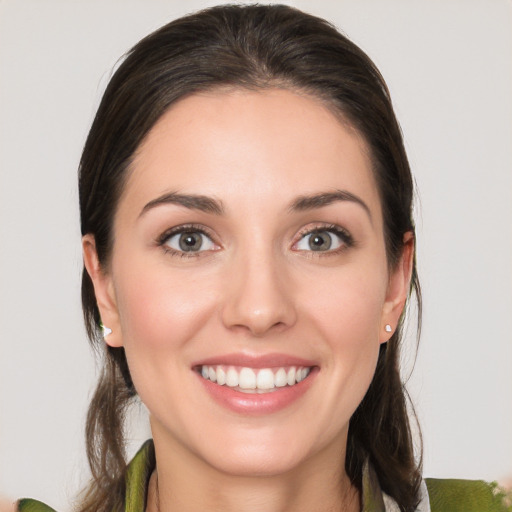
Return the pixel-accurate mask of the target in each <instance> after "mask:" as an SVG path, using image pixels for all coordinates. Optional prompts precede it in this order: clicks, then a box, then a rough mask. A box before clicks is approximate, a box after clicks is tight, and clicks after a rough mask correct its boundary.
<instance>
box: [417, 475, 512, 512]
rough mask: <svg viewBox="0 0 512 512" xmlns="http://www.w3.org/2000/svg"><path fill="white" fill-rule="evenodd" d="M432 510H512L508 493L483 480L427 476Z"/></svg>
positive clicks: (485, 511) (499, 511)
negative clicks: (508, 500) (508, 502)
mask: <svg viewBox="0 0 512 512" xmlns="http://www.w3.org/2000/svg"><path fill="white" fill-rule="evenodd" d="M425 483H426V484H427V489H428V496H429V501H430V507H431V511H432V512H512V506H511V505H510V504H507V497H506V493H505V492H504V491H503V490H501V489H500V488H499V487H498V485H497V484H496V483H488V482H484V481H483V480H457V479H438V478H426V479H425Z"/></svg>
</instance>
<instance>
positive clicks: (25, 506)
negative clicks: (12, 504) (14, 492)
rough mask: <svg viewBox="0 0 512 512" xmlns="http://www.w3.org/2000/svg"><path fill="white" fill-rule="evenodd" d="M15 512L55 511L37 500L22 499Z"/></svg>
mask: <svg viewBox="0 0 512 512" xmlns="http://www.w3.org/2000/svg"><path fill="white" fill-rule="evenodd" d="M15 510H17V512H55V510H54V509H53V508H51V507H49V506H48V505H45V504H44V503H41V502H40V501H37V500H30V499H22V500H19V501H18V503H17V508H16V509H15Z"/></svg>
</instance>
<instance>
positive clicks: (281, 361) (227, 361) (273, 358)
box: [192, 353, 317, 368]
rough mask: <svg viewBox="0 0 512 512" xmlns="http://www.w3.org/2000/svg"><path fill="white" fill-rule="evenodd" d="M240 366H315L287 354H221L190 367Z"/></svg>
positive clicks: (305, 360)
mask: <svg viewBox="0 0 512 512" xmlns="http://www.w3.org/2000/svg"><path fill="white" fill-rule="evenodd" d="M216 365H225V366H242V367H247V368H275V367H283V366H304V367H306V366H307V367H310V366H317V364H316V363H315V362H314V361H312V360H310V359H303V358H301V357H296V356H292V355H289V354H278V353H276V354H263V355H249V354H243V353H232V354H223V355H218V356H213V357H208V358H206V359H201V360H200V361H197V362H195V363H194V364H193V365H192V366H193V367H198V366H216Z"/></svg>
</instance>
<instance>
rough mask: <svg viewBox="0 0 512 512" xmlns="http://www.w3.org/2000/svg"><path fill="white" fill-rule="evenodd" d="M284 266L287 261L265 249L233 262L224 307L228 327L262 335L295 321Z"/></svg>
mask: <svg viewBox="0 0 512 512" xmlns="http://www.w3.org/2000/svg"><path fill="white" fill-rule="evenodd" d="M285 267H286V263H285V262H281V263H280V262H279V261H278V258H276V257H273V256H272V255H271V254H268V255H263V254H262V253H259V254H258V253H253V254H251V255H248V256H246V257H240V258H237V260H236V261H234V262H232V265H231V267H230V269H229V272H230V274H229V277H228V283H226V288H225V292H226V295H225V300H224V304H223V309H222V321H223V323H224V325H225V326H226V327H227V328H228V329H230V330H242V331H246V332H248V333H251V334H252V335H253V336H256V337H262V336H265V335H266V334H267V333H269V332H275V331H282V330H285V329H287V328H289V327H291V326H292V325H293V324H294V323H295V322H296V320H297V315H296V308H295V304H294V293H293V284H292V282H291V279H290V278H289V276H288V275H287V269H286V268H285Z"/></svg>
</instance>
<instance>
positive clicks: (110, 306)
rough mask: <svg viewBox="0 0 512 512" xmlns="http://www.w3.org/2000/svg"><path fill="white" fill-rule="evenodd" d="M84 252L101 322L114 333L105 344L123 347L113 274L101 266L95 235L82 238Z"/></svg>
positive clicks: (107, 338)
mask: <svg viewBox="0 0 512 512" xmlns="http://www.w3.org/2000/svg"><path fill="white" fill-rule="evenodd" d="M82 252H83V257H84V265H85V268H86V270H87V273H88V274H89V276H90V278H91V280H92V284H93V286H94V294H95V295H96V302H97V304H98V309H99V311H100V316H101V321H102V323H103V325H104V326H105V327H108V328H109V329H111V331H112V332H111V333H110V334H108V335H105V336H104V338H105V342H106V343H107V345H109V346H111V347H121V346H122V345H123V342H122V336H121V326H120V322H119V313H118V310H117V302H116V297H115V291H114V284H113V281H112V276H111V274H110V273H108V272H106V271H105V270H104V269H103V268H102V266H101V265H100V261H99V259H98V253H97V251H96V241H95V239H94V236H93V235H91V234H88V235H85V236H84V237H83V238H82Z"/></svg>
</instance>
